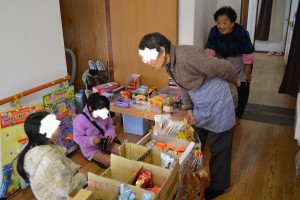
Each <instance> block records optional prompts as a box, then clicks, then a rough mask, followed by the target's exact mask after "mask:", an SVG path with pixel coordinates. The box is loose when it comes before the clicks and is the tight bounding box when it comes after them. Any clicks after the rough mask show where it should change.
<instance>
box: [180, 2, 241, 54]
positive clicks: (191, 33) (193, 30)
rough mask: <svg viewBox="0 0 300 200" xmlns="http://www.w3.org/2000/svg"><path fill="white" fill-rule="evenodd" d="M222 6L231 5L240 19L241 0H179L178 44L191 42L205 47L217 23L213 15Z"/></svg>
mask: <svg viewBox="0 0 300 200" xmlns="http://www.w3.org/2000/svg"><path fill="white" fill-rule="evenodd" d="M222 6H231V7H232V8H233V9H235V11H236V12H237V15H238V19H237V22H239V21H240V11H241V1H240V0H230V1H228V0H226V1H225V0H218V1H204V0H179V14H178V16H179V19H178V23H179V24H178V44H190V45H195V46H198V47H201V48H203V47H204V46H205V44H206V40H207V38H208V35H209V31H210V29H211V28H212V27H213V26H214V25H215V21H214V19H213V15H214V13H215V12H216V10H217V9H219V8H220V7H222Z"/></svg>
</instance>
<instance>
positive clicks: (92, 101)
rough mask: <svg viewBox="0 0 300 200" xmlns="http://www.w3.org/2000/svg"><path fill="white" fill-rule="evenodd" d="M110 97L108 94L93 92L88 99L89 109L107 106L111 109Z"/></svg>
mask: <svg viewBox="0 0 300 200" xmlns="http://www.w3.org/2000/svg"><path fill="white" fill-rule="evenodd" d="M109 104H110V102H109V99H108V98H107V97H106V96H103V95H100V94H99V93H93V94H91V95H90V96H89V98H88V99H87V106H88V109H89V110H90V109H92V110H90V111H94V110H98V109H102V108H107V110H109Z"/></svg>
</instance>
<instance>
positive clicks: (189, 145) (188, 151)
mask: <svg viewBox="0 0 300 200" xmlns="http://www.w3.org/2000/svg"><path fill="white" fill-rule="evenodd" d="M150 140H155V141H158V142H163V143H166V144H172V145H174V146H176V147H181V146H182V145H183V146H184V147H185V151H184V152H183V154H182V155H181V157H180V158H179V165H180V176H181V177H183V175H184V174H185V172H186V171H187V168H188V167H189V165H190V164H191V162H192V161H193V159H194V146H195V143H194V142H188V141H186V140H181V139H177V138H174V137H169V136H159V135H153V134H151V133H148V134H147V135H145V137H143V138H142V139H141V140H140V141H138V142H137V144H139V145H145V144H146V143H147V142H149V141H150Z"/></svg>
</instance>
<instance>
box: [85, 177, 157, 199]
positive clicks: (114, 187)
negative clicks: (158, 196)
mask: <svg viewBox="0 0 300 200" xmlns="http://www.w3.org/2000/svg"><path fill="white" fill-rule="evenodd" d="M88 179H89V189H90V190H93V191H101V190H102V191H105V192H107V193H112V194H117V196H118V195H119V194H120V184H122V182H120V181H117V180H113V179H110V178H107V177H103V176H98V175H96V174H93V173H88ZM123 184H124V186H125V187H126V188H129V189H131V190H132V192H133V193H135V194H136V198H135V199H136V200H142V199H143V194H144V193H148V194H150V195H151V199H155V194H154V193H152V192H149V191H147V190H145V189H142V188H139V187H136V186H133V185H130V184H126V183H123ZM115 199H117V198H115Z"/></svg>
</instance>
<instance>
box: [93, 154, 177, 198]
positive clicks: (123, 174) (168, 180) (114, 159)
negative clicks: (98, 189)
mask: <svg viewBox="0 0 300 200" xmlns="http://www.w3.org/2000/svg"><path fill="white" fill-rule="evenodd" d="M140 169H145V170H150V171H151V172H152V178H151V180H152V183H153V185H156V186H158V187H160V188H161V189H160V191H159V193H158V194H157V195H156V196H155V199H161V200H168V199H172V198H173V196H174V195H175V193H176V190H177V188H178V185H179V163H178V160H176V161H175V163H174V165H173V169H172V170H169V169H164V168H162V167H159V166H156V165H153V164H148V163H145V162H141V161H135V160H129V159H127V158H123V157H120V156H116V155H114V154H112V155H111V167H110V168H109V169H107V170H105V171H104V172H103V173H102V174H101V175H100V176H101V177H99V179H100V180H101V181H103V180H104V179H105V180H106V181H107V180H112V181H111V182H113V181H117V182H123V183H126V184H128V185H132V187H135V188H137V189H141V188H138V187H136V186H134V184H135V183H134V181H135V178H136V176H137V173H138V172H139V170H140ZM89 181H90V180H89Z"/></svg>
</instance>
